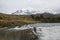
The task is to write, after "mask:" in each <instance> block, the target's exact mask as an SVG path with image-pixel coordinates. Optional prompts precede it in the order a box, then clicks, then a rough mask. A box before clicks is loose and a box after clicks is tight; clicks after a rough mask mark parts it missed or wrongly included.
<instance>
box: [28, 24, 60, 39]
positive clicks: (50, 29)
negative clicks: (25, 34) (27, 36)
mask: <svg viewBox="0 0 60 40" xmlns="http://www.w3.org/2000/svg"><path fill="white" fill-rule="evenodd" d="M28 27H30V28H32V27H36V29H37V35H38V37H39V40H60V23H37V24H30V25H29V26H28Z"/></svg>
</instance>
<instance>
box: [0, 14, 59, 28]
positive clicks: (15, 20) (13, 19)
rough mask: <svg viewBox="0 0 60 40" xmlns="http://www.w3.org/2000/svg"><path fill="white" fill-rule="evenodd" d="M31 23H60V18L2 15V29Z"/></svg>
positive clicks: (36, 15)
mask: <svg viewBox="0 0 60 40" xmlns="http://www.w3.org/2000/svg"><path fill="white" fill-rule="evenodd" d="M31 23H60V16H43V15H41V14H35V15H12V14H3V13H0V28H1V27H15V26H22V25H24V24H31Z"/></svg>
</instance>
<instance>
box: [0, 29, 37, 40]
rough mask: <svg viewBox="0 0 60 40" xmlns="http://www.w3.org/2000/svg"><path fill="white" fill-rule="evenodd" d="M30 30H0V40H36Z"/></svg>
mask: <svg viewBox="0 0 60 40" xmlns="http://www.w3.org/2000/svg"><path fill="white" fill-rule="evenodd" d="M36 39H37V36H36V35H34V33H33V32H32V30H30V29H25V30H0V40H36Z"/></svg>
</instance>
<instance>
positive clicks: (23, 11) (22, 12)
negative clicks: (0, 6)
mask: <svg viewBox="0 0 60 40" xmlns="http://www.w3.org/2000/svg"><path fill="white" fill-rule="evenodd" d="M37 12H38V11H37V10H29V9H20V10H17V11H16V12H14V13H12V14H15V15H31V14H36V13H37Z"/></svg>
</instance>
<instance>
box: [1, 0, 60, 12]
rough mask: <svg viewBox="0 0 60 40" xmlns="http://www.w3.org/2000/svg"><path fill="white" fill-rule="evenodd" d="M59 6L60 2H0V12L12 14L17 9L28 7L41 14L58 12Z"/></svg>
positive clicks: (6, 0)
mask: <svg viewBox="0 0 60 40" xmlns="http://www.w3.org/2000/svg"><path fill="white" fill-rule="evenodd" d="M59 4H60V0H0V12H5V13H12V12H14V11H16V10H18V9H21V8H29V7H30V8H35V9H39V10H40V11H42V12H43V11H49V12H59V10H60V5H59ZM57 10H58V11H57Z"/></svg>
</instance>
